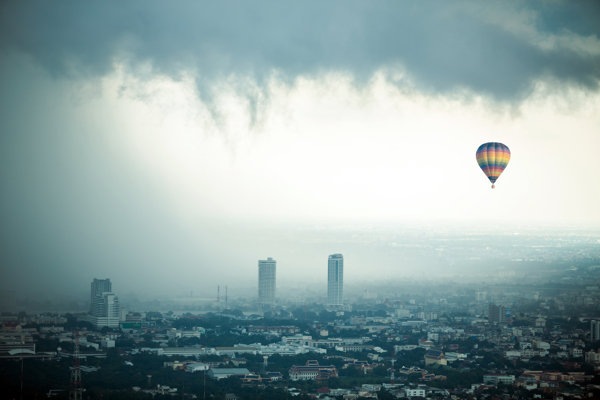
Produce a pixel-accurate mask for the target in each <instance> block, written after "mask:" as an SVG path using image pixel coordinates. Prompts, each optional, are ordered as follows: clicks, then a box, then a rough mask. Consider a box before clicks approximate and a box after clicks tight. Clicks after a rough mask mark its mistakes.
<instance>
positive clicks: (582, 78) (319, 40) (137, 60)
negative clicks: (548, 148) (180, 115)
mask: <svg viewBox="0 0 600 400" xmlns="http://www.w3.org/2000/svg"><path fill="white" fill-rule="evenodd" d="M475 4H478V3H457V2H441V1H440V2H427V1H425V2H418V3H417V2H400V1H393V2H392V1H388V2H347V1H343V2H342V1H331V2H306V1H301V2H300V1H298V2H275V1H273V2H242V1H239V2H230V1H221V2H212V3H208V2H202V3H199V2H125V3H123V2H114V3H106V2H39V3H29V2H8V3H6V2H5V3H4V4H3V5H2V6H1V7H2V8H1V10H2V11H1V13H0V38H2V39H0V40H1V42H0V43H1V46H2V48H4V49H5V50H6V49H8V48H13V49H18V50H20V51H22V52H25V53H27V54H30V55H31V56H32V57H33V58H34V59H35V60H37V61H38V62H40V63H41V64H42V65H43V66H44V67H46V68H47V69H48V70H50V71H51V72H52V73H53V74H54V75H56V76H64V75H67V76H83V77H85V76H88V75H89V76H102V75H104V74H107V73H109V72H110V71H112V69H113V68H114V64H115V61H116V60H118V61H119V62H121V63H125V65H126V66H127V67H129V68H130V69H132V70H133V71H135V72H136V74H137V75H138V76H139V75H140V74H142V72H141V71H142V70H143V69H142V68H141V66H142V65H147V64H148V63H149V64H150V65H152V68H153V72H156V73H163V74H167V75H169V76H171V77H174V78H177V77H178V76H180V74H181V73H182V72H184V71H191V72H193V73H194V74H195V76H196V77H197V78H196V79H197V83H198V87H199V89H200V90H199V92H200V96H201V97H203V98H205V99H209V98H210V96H211V83H213V82H215V81H216V80H218V79H219V78H223V77H227V76H230V75H232V74H234V75H236V76H240V77H250V78H252V79H253V80H255V81H256V82H258V85H259V87H260V86H261V84H262V82H264V79H265V78H267V77H269V76H270V74H272V73H273V72H274V71H276V72H277V73H278V74H279V77H280V78H281V79H285V80H293V79H294V78H296V77H298V76H301V75H304V76H316V75H319V74H321V73H326V72H331V71H342V72H347V73H351V74H353V76H354V77H355V78H356V79H357V81H358V82H364V81H365V80H367V79H369V78H370V77H371V76H372V75H373V73H375V72H376V71H378V70H380V69H382V68H385V69H387V70H393V69H394V68H403V69H404V70H405V71H406V72H407V73H408V76H409V77H411V79H412V81H413V82H414V83H415V84H416V85H417V86H418V87H419V88H420V89H422V90H427V91H432V92H438V93H447V92H449V91H452V90H455V89H457V88H468V89H470V90H472V91H474V92H477V93H482V94H486V95H491V96H493V97H495V98H496V99H499V100H515V99H520V98H522V97H523V96H524V95H526V94H527V92H528V90H529V89H530V87H531V84H532V82H533V81H535V80H536V79H538V78H541V77H550V78H553V79H555V80H557V81H560V82H564V83H568V84H574V85H578V86H580V87H585V88H587V89H590V90H597V88H598V78H599V75H600V57H599V56H598V55H597V54H595V55H592V54H589V53H585V52H580V51H576V50H575V49H573V48H571V47H570V46H569V45H566V44H557V45H555V46H553V47H551V48H549V49H542V48H540V47H539V46H538V45H536V44H534V43H532V42H531V38H527V37H523V36H521V35H517V34H515V33H513V32H510V31H508V30H506V29H504V28H502V27H501V26H499V25H495V24H491V23H489V22H486V19H485V18H477V17H475V15H479V16H481V15H482V14H481V12H480V13H478V14H475V13H469V12H468V11H469V6H472V5H475ZM498 4H501V3H495V5H496V6H498ZM518 5H519V3H516V2H511V3H510V4H509V5H508V6H507V7H512V9H513V10H512V11H513V12H519V11H531V10H530V8H531V7H535V8H536V9H535V10H534V11H535V12H536V13H537V19H536V20H535V21H536V22H535V23H536V26H535V28H536V29H537V30H538V31H540V33H541V34H554V33H561V32H565V31H567V30H568V31H570V32H573V33H574V34H579V35H582V36H590V35H596V36H598V32H599V31H600V27H599V23H598V21H600V8H599V7H598V6H597V5H596V4H594V3H592V2H589V4H582V3H578V4H573V3H572V2H565V3H553V4H546V3H542V2H539V3H538V2H526V3H523V4H522V7H521V8H520V9H519V8H518ZM484 11H486V10H484ZM493 12H494V11H493V9H492V8H490V10H489V13H493ZM563 16H564V18H562V17H563ZM561 18H562V19H561ZM561 43H562V42H561ZM596 53H597V52H596ZM239 89H240V90H241V91H244V90H246V89H247V87H244V86H243V85H241V86H240V88H239Z"/></svg>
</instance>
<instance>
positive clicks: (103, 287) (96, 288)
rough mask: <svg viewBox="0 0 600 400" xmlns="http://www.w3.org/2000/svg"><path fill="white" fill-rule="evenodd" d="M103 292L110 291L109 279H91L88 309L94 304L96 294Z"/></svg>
mask: <svg viewBox="0 0 600 400" xmlns="http://www.w3.org/2000/svg"><path fill="white" fill-rule="evenodd" d="M104 292H108V293H110V292H112V283H110V279H96V278H94V280H93V281H92V293H91V296H90V311H91V310H92V308H93V306H94V299H95V298H96V295H97V294H99V293H104Z"/></svg>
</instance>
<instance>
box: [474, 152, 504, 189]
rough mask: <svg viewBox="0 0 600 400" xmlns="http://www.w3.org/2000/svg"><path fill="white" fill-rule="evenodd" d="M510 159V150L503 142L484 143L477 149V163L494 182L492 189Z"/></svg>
mask: <svg viewBox="0 0 600 400" xmlns="http://www.w3.org/2000/svg"><path fill="white" fill-rule="evenodd" d="M509 161H510V150H509V149H508V147H507V146H506V145H503V144H502V143H496V142H490V143H484V144H482V145H481V146H479V148H478V149H477V163H478V164H479V166H480V167H481V169H482V170H483V173H484V174H485V176H487V177H488V179H489V180H490V182H492V189H493V188H495V187H496V186H495V185H494V184H495V183H496V180H497V179H498V178H499V177H500V174H501V173H502V171H504V168H506V166H507V165H508V162H509Z"/></svg>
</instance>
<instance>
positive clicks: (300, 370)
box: [289, 361, 338, 381]
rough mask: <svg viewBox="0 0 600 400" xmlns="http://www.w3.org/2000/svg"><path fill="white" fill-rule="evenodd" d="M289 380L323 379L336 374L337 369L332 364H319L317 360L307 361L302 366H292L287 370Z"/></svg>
mask: <svg viewBox="0 0 600 400" xmlns="http://www.w3.org/2000/svg"><path fill="white" fill-rule="evenodd" d="M289 374H290V380H292V381H298V380H312V379H316V380H323V379H328V378H331V377H337V376H338V370H337V369H336V368H335V366H333V365H319V362H318V361H307V362H306V365H303V366H296V365H294V366H292V368H290V370H289Z"/></svg>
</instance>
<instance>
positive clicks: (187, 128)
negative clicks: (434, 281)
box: [0, 1, 600, 301]
mask: <svg viewBox="0 0 600 400" xmlns="http://www.w3.org/2000/svg"><path fill="white" fill-rule="evenodd" d="M591 4H592V3H590V4H587V3H586V5H583V3H582V4H570V3H566V2H560V1H559V2H553V3H552V5H543V3H542V2H534V3H530V4H525V3H518V2H517V3H494V4H490V5H487V6H484V5H482V4H480V3H477V2H474V3H470V2H468V1H467V2H461V3H451V2H435V1H433V2H425V3H419V4H418V5H414V6H411V7H408V8H407V7H405V6H404V5H403V4H402V3H397V2H386V1H384V2H379V3H377V4H373V5H369V6H367V5H366V4H359V3H356V4H353V5H352V6H347V5H342V3H337V2H332V3H328V4H327V5H322V4H319V5H318V6H317V3H313V2H310V1H309V2H302V3H301V4H300V3H297V4H292V3H289V4H288V3H286V4H282V5H279V7H280V8H278V12H277V13H275V11H274V9H273V8H272V7H268V6H266V5H265V4H262V3H261V5H257V6H256V7H257V8H256V10H262V11H264V12H262V13H261V12H258V15H261V17H260V18H259V20H260V22H259V21H257V20H252V19H246V18H245V16H246V15H250V14H252V15H254V14H253V12H251V9H250V7H251V6H249V5H246V4H244V5H240V6H239V7H237V8H235V10H234V11H233V13H232V11H231V10H228V9H227V7H225V6H224V5H221V4H210V5H209V4H191V3H185V2H184V3H181V4H178V5H176V6H172V7H166V6H162V5H160V4H153V5H152V6H150V5H149V6H148V7H146V8H144V9H137V8H136V7H134V6H133V5H120V6H119V7H114V8H110V10H109V9H108V8H107V9H106V10H105V11H100V10H99V9H98V8H96V7H99V8H102V7H101V6H93V5H87V6H83V5H82V6H81V7H80V8H78V9H77V10H71V9H70V8H68V7H67V6H66V5H65V4H62V3H59V4H52V5H50V4H45V3H44V4H39V5H38V6H37V7H27V6H25V5H23V4H20V3H18V2H11V1H9V2H3V3H2V4H1V5H0V7H1V11H2V12H0V38H2V39H1V40H0V51H1V54H2V57H0V69H1V70H2V71H3V73H2V74H0V105H1V107H0V132H1V133H0V160H1V161H0V162H1V166H0V182H2V190H1V191H0V193H1V194H0V217H1V221H2V224H0V265H1V266H2V267H1V268H2V278H3V279H2V280H1V281H0V290H14V291H15V292H16V293H18V296H19V297H21V296H35V297H42V298H43V297H46V298H56V297H60V296H64V294H65V293H68V292H69V291H70V290H71V289H72V288H80V287H83V285H84V284H85V285H88V283H89V280H90V279H91V278H93V276H110V277H112V278H113V279H114V280H117V279H118V281H119V282H120V285H122V286H120V287H122V288H123V289H124V290H122V291H121V290H120V291H119V292H120V293H119V295H120V296H121V297H123V296H127V295H128V294H129V293H130V292H135V293H140V292H143V295H144V296H152V295H154V294H160V296H162V295H165V296H166V295H176V294H177V295H183V294H185V293H189V292H190V291H195V292H199V291H203V292H205V293H211V296H212V292H213V290H212V288H213V287H214V286H216V285H219V284H223V283H225V282H224V281H225V280H227V281H228V284H229V285H230V288H231V287H232V286H231V285H233V286H237V287H239V286H244V287H247V286H251V285H252V286H253V288H250V289H249V290H254V291H256V288H255V285H256V270H255V269H254V268H248V266H249V265H255V260H258V259H261V258H262V257H263V256H264V255H265V254H270V255H271V256H273V258H274V259H277V260H278V261H279V263H280V266H281V267H280V268H279V270H278V276H277V279H278V283H281V284H282V285H283V284H285V285H287V284H288V283H289V284H290V285H293V284H295V282H305V283H310V282H311V281H312V277H313V276H317V275H320V274H322V270H323V258H324V257H326V256H327V255H328V254H331V252H332V251H339V252H340V253H342V254H344V255H346V256H347V257H351V259H352V260H353V261H352V263H351V264H348V265H347V266H346V275H347V279H346V283H347V282H348V281H349V280H356V281H358V282H360V281H361V280H365V279H372V278H371V276H382V277H383V279H388V278H390V279H391V278H398V279H400V278H403V277H405V276H413V277H414V276H418V275H419V274H421V273H422V271H432V273H435V274H444V275H449V276H453V275H461V274H463V275H464V273H463V272H462V271H463V270H462V268H470V262H469V261H468V260H470V257H465V258H464V259H463V258H460V257H459V256H457V255H456V251H454V250H452V251H451V252H452V253H453V254H452V256H450V257H448V256H446V253H447V252H448V253H449V252H450V251H448V250H449V249H444V250H437V249H443V248H444V247H442V243H441V242H440V240H441V239H443V238H441V237H439V238H438V237H435V238H433V239H432V240H431V241H427V240H421V238H422V237H423V236H425V235H427V234H432V235H433V234H435V233H438V232H444V231H447V230H448V227H449V226H450V228H457V229H455V231H459V232H458V233H457V234H456V236H459V235H460V231H462V232H463V233H464V234H465V235H471V234H480V233H481V231H482V230H483V229H487V230H488V232H489V233H490V234H491V235H495V237H496V238H498V240H499V241H500V242H502V241H503V240H505V239H506V238H507V236H508V235H510V234H514V233H519V234H520V235H527V234H528V232H530V231H528V230H527V229H525V228H528V227H532V226H533V227H536V228H539V229H540V230H543V229H546V228H549V231H551V232H553V229H552V228H553V227H558V229H561V230H562V231H563V232H567V231H569V232H571V233H573V234H575V235H584V237H586V238H588V237H589V235H588V232H585V233H584V232H583V231H584V230H585V229H586V228H589V229H592V230H594V231H595V232H598V231H599V226H600V225H599V224H600V209H599V208H598V207H597V204H599V203H600V192H598V190H597V185H595V180H594V171H598V170H600V158H599V157H597V155H596V149H597V148H599V147H600V136H599V135H598V131H597V126H598V120H599V119H600V111H599V110H600V91H599V90H598V88H599V87H600V86H599V85H598V77H599V75H598V69H597V67H596V66H597V65H598V62H599V61H598V60H599V59H600V52H599V51H598V50H597V49H598V48H599V46H598V43H599V42H598V29H597V28H596V25H595V21H596V20H597V19H595V16H596V15H598V12H597V10H596V8H594V6H592V5H591ZM315 7H318V9H319V10H320V11H319V12H316V14H318V15H317V16H316V18H317V21H318V22H317V23H316V25H315V27H314V29H308V27H307V26H306V24H305V21H306V20H307V19H308V20H310V19H311V15H313V13H315V10H316V8H315ZM70 12H73V13H75V14H73V18H68V17H67V16H68V15H72V14H70ZM238 13H239V14H238ZM138 14H139V15H141V17H140V21H143V22H140V24H139V25H135V24H134V25H131V26H129V25H130V24H129V23H128V21H129V18H130V16H131V15H138ZM340 15H347V16H348V18H349V19H350V20H352V21H355V22H356V23H349V24H344V23H341V22H340V18H339V16H340ZM567 15H569V16H572V17H570V18H567V17H566V16H567ZM99 18H100V19H99ZM257 18H258V17H257ZM40 21H42V22H40ZM174 21H177V23H174ZM199 21H203V23H199ZM215 21H219V23H216V22H215ZM240 21H243V23H240ZM417 21H419V22H417ZM574 21H577V23H576V22H574ZM95 26H101V27H103V28H102V29H100V31H101V32H103V33H101V32H99V31H97V30H95V29H93V27H95ZM108 27H114V29H108ZM201 27H204V28H201ZM426 27H429V28H426ZM209 31H210V32H213V34H207V32H209ZM274 32H276V34H275V36H274V35H273V33H274ZM332 32H333V33H332ZM275 37H278V38H279V39H280V40H274V38H275ZM163 38H164V40H166V42H165V41H163ZM215 38H221V39H222V40H216V39H215ZM408 38H412V39H410V40H409V39H408ZM82 42H85V43H87V44H88V45H86V46H82V45H81V43H82ZM160 43H162V44H163V45H159V44H160ZM300 49H304V50H303V51H300ZM330 49H336V51H330ZM486 142H501V143H504V144H505V145H507V146H508V147H509V148H510V151H511V154H512V156H511V160H510V163H509V165H508V166H507V168H506V170H505V171H504V172H503V174H502V176H501V177H500V179H499V180H498V182H497V183H498V185H497V188H496V189H494V190H491V189H490V187H489V184H488V183H489V181H488V180H487V179H486V177H485V175H484V174H483V173H482V172H481V170H480V168H479V166H478V164H477V160H476V154H475V153H476V150H477V148H478V147H479V146H480V145H481V144H482V143H486ZM540 170H543V171H544V173H543V174H541V173H540ZM415 226H417V227H420V228H421V232H417V233H415V235H413V236H412V237H411V235H410V233H411V232H413V230H412V229H413V227H415ZM473 227H475V228H473ZM574 227H576V228H579V230H576V229H573V228H574ZM511 231H512V233H511ZM537 234H539V233H536V235H537ZM386 237H387V238H389V240H386V239H385V238H386ZM521 237H523V236H521ZM417 238H418V239H417ZM414 240H417V241H418V243H414V244H415V245H418V246H425V247H421V249H428V251H427V252H422V254H420V256H418V257H417V255H418V251H417V249H419V247H409V246H408V243H413V241H414ZM457 240H458V239H457ZM507 240H508V239H507ZM511 240H512V239H511ZM582 240H587V239H582ZM483 242H484V240H483V239H482V240H481V242H480V243H481V244H483ZM375 243H377V244H378V245H375ZM496 243H498V242H493V241H490V243H485V244H486V245H487V246H485V247H483V246H482V247H477V248H476V249H474V250H473V252H475V253H477V255H473V257H479V258H480V259H481V260H487V259H488V257H487V254H481V253H485V252H484V251H480V250H483V249H485V248H486V247H489V248H490V249H491V250H487V252H488V253H489V254H495V252H501V251H502V252H503V253H504V254H505V255H506V260H507V261H506V262H504V261H498V258H496V259H495V260H496V261H498V262H499V263H500V265H498V266H502V265H503V264H508V263H512V262H513V261H511V260H513V259H519V258H521V257H520V256H518V255H515V257H510V256H509V255H508V251H506V250H505V249H502V250H501V249H499V248H498V246H497V244H496ZM524 243H527V242H525V241H523V242H522V243H513V244H515V245H517V246H521V245H523V244H524ZM469 244H472V243H471V242H469ZM478 244H479V242H478ZM378 246H381V247H379V248H378ZM458 247H460V246H458V245H457V246H455V248H458ZM519 248H520V247H515V249H519ZM468 251H470V250H468ZM590 251H592V252H593V251H597V250H594V249H592V250H590ZM515 253H517V252H516V251H515ZM438 256H439V257H438ZM461 257H463V256H462V255H461ZM552 257H554V255H553V256H552ZM215 265H219V266H221V265H224V266H225V267H222V268H221V267H219V268H214V266H215ZM479 267H480V269H481V270H489V271H493V270H494V268H495V267H496V264H495V261H494V262H493V263H491V264H488V263H487V262H486V261H481V265H480V266H479ZM369 271H372V273H370V272H369ZM303 275H306V276H310V278H306V279H303ZM198 276H201V277H202V279H200V280H199V279H198ZM248 282H251V283H252V284H251V285H250V284H249V283H248ZM317 282H320V281H317ZM321 288H324V290H326V286H325V285H324V286H321ZM81 291H82V292H83V289H81ZM85 296H86V297H87V296H88V293H87V292H86V293H85ZM90 301H91V298H90Z"/></svg>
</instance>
